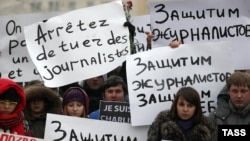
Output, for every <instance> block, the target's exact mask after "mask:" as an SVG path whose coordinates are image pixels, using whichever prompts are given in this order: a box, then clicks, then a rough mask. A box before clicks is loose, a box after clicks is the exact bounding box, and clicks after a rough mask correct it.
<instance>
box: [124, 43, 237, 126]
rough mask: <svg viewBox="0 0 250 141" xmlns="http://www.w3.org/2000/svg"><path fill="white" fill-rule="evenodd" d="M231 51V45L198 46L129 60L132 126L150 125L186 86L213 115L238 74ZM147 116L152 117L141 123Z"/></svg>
mask: <svg viewBox="0 0 250 141" xmlns="http://www.w3.org/2000/svg"><path fill="white" fill-rule="evenodd" d="M231 49H232V44H230V43H229V42H211V43H196V44H183V45H181V46H180V47H178V48H176V49H172V48H170V47H160V48H154V49H152V50H150V51H147V52H142V53H138V54H135V55H131V56H128V58H127V63H128V64H129V65H128V66H127V79H128V88H129V89H128V90H129V101H130V110H131V123H132V125H133V126H138V125H150V124H151V123H152V121H153V120H154V118H155V117H156V115H157V114H158V113H159V112H160V111H162V110H166V109H170V106H171V104H172V101H173V99H174V95H175V93H176V92H177V90H178V89H179V88H181V87H183V86H191V87H194V88H195V89H196V90H197V91H198V92H199V94H200V97H201V100H202V103H201V105H202V109H203V112H204V113H205V114H209V113H210V112H211V111H213V110H214V109H215V107H216V101H217V100H216V97H217V94H218V93H219V91H220V90H221V89H222V88H223V86H224V85H225V84H226V83H225V81H226V79H227V77H229V76H230V75H231V73H232V72H233V71H234V70H233V66H232V53H231ZM222 52H223V55H221V54H222ZM146 113H150V114H147V116H144V117H143V120H141V118H142V117H141V115H145V114H146Z"/></svg>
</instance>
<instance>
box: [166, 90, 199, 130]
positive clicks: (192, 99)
mask: <svg viewBox="0 0 250 141" xmlns="http://www.w3.org/2000/svg"><path fill="white" fill-rule="evenodd" d="M180 97H183V98H184V99H185V100H186V101H187V102H189V103H191V104H193V105H194V106H195V107H196V109H195V113H194V117H193V119H194V125H196V124H198V123H200V121H201V119H202V118H203V113H202V109H201V100H200V96H199V93H198V92H197V91H196V90H195V89H194V88H192V87H182V88H180V89H179V90H178V91H177V94H176V96H175V99H174V101H173V104H172V106H171V109H170V114H171V116H172V118H173V119H174V120H177V119H178V118H179V116H178V114H177V102H178V99H179V98H180Z"/></svg>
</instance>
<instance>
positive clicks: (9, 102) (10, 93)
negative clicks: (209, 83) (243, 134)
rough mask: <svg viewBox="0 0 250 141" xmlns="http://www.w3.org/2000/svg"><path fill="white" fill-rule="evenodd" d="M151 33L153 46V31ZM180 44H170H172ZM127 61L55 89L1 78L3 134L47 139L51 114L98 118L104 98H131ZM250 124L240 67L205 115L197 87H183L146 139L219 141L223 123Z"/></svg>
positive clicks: (247, 83)
mask: <svg viewBox="0 0 250 141" xmlns="http://www.w3.org/2000/svg"><path fill="white" fill-rule="evenodd" d="M146 34H147V35H148V38H147V41H148V45H147V47H148V49H151V41H152V38H153V35H152V34H150V33H148V32H147V33H146ZM180 44H181V42H178V41H175V42H171V43H170V44H169V45H170V46H171V47H173V48H175V47H178V46H179V45H180ZM128 97H129V94H128V88H127V79H126V62H124V63H123V64H122V67H121V68H120V69H119V71H118V72H117V73H116V74H113V75H110V76H109V75H100V76H96V77H93V78H90V79H87V80H84V81H83V82H82V83H79V82H75V83H73V84H69V85H65V86H62V87H59V88H58V89H55V88H48V87H46V86H44V84H43V83H42V81H39V80H33V81H31V82H28V83H26V84H25V86H20V85H19V84H18V83H16V82H14V81H13V80H10V79H7V78H0V132H8V133H13V134H18V135H25V136H31V137H35V138H44V133H45V124H46V114H47V113H53V114H61V115H67V116H75V117H80V118H90V119H99V116H100V110H99V106H100V105H99V104H100V101H101V100H104V101H120V102H129V101H128V99H129V98H128ZM249 124H250V74H249V73H248V72H241V71H235V72H234V73H233V74H232V75H231V76H230V77H229V78H228V79H227V81H226V85H225V87H224V88H222V90H221V92H220V93H219V94H218V97H217V107H216V109H215V110H214V111H213V112H212V113H211V114H210V115H209V116H206V115H204V114H203V112H202V108H201V99H200V94H199V93H198V92H197V91H196V89H194V88H192V87H181V88H180V89H179V90H178V91H177V92H176V96H175V98H174V100H173V103H172V106H171V107H170V108H168V107H166V110H164V111H161V112H160V113H159V114H158V115H157V116H156V118H155V120H154V121H153V122H152V124H151V125H150V126H149V129H148V132H147V141H162V140H175V141H217V137H218V125H249Z"/></svg>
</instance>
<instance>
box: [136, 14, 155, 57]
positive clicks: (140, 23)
mask: <svg viewBox="0 0 250 141" xmlns="http://www.w3.org/2000/svg"><path fill="white" fill-rule="evenodd" d="M132 24H133V25H134V26H135V32H136V35H135V37H134V44H135V47H136V52H143V51H147V50H148V48H147V41H146V38H147V35H146V34H145V32H151V30H150V15H143V16H134V17H132Z"/></svg>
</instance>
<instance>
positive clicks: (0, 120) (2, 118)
mask: <svg viewBox="0 0 250 141" xmlns="http://www.w3.org/2000/svg"><path fill="white" fill-rule="evenodd" d="M23 120H24V114H23V112H19V113H18V114H17V113H13V114H0V128H3V129H12V128H13V127H15V126H17V125H18V124H19V123H20V122H23Z"/></svg>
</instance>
